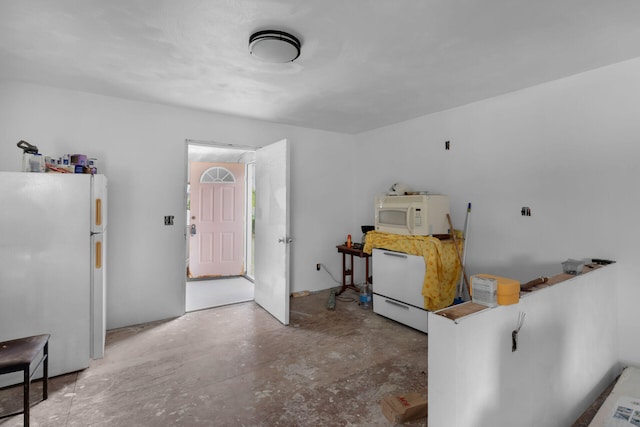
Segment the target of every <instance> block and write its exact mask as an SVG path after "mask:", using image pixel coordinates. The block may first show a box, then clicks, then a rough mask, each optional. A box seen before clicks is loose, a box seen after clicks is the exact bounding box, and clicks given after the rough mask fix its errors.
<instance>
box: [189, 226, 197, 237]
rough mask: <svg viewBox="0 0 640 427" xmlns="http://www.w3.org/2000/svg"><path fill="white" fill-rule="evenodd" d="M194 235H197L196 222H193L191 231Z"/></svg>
mask: <svg viewBox="0 0 640 427" xmlns="http://www.w3.org/2000/svg"><path fill="white" fill-rule="evenodd" d="M190 233H191V235H192V236H195V235H196V225H195V224H191V231H190Z"/></svg>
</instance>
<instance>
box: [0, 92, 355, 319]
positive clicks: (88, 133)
mask: <svg viewBox="0 0 640 427" xmlns="http://www.w3.org/2000/svg"><path fill="white" fill-rule="evenodd" d="M282 138H287V139H289V141H290V143H291V164H292V169H291V191H292V193H291V202H292V209H291V235H292V237H293V239H294V242H293V244H292V250H291V290H292V291H302V290H319V289H326V288H329V287H332V286H335V283H333V281H332V280H331V279H330V278H329V276H328V275H327V274H326V273H325V272H316V270H315V265H316V263H318V262H322V263H325V264H326V265H327V266H328V267H329V268H330V269H331V270H332V271H333V273H334V275H336V277H337V276H338V273H339V271H340V270H339V268H340V262H339V261H340V259H339V257H338V253H337V251H336V249H335V246H336V244H338V243H340V242H341V241H343V239H344V236H345V235H346V233H348V232H349V230H348V222H349V219H348V218H350V217H351V201H350V194H349V193H348V191H341V190H340V189H341V188H344V187H345V184H344V182H345V176H344V172H345V171H348V170H349V159H350V158H351V156H352V146H353V137H352V136H349V135H342V134H337V133H331V132H323V131H316V130H310V129H303V128H298V127H292V126H285V125H278V124H272V123H266V122H259V121H252V120H246V119H239V118H233V117H229V116H223V115H217V114H207V113H203V112H198V111H192V110H186V109H179V108H171V107H166V106H162V105H156V104H149V103H141V102H131V101H126V100H122V99H118V98H111V97H104V96H98V95H92V94H86V93H81V92H74V91H69V90H62V89H54V88H49V87H42V86H34V85H29V84H22V83H17V82H11V81H0V140H1V141H2V144H1V145H0V170H6V171H18V170H20V168H21V161H22V160H21V158H22V152H21V150H19V149H18V148H17V147H16V145H15V144H16V143H17V142H18V141H19V140H26V141H28V142H30V143H32V144H35V145H37V146H38V147H39V148H40V152H42V153H44V154H46V155H54V156H59V155H62V154H64V153H83V154H87V155H90V156H91V157H96V158H98V159H99V167H100V172H101V173H104V174H105V175H107V176H108V178H109V183H110V188H109V190H110V194H109V216H110V217H109V220H110V225H109V244H108V249H109V260H108V271H107V274H108V280H109V290H108V305H107V326H108V328H116V327H121V326H127V325H132V324H138V323H144V322H148V321H152V320H157V319H163V318H169V317H174V316H178V315H181V314H183V313H184V287H185V260H184V258H185V255H184V254H185V249H184V248H185V238H184V229H183V228H182V227H181V226H180V225H178V224H184V223H185V201H184V188H185V164H186V160H185V139H194V140H212V141H216V142H221V143H230V144H239V145H248V146H263V145H267V144H269V143H272V142H275V141H278V140H280V139H282ZM164 215H174V216H175V224H177V225H175V226H173V227H166V226H164V222H163V218H164ZM345 218H346V219H345Z"/></svg>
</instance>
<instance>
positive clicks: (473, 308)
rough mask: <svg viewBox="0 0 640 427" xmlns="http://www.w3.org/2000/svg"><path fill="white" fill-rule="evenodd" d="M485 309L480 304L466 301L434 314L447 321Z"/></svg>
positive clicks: (485, 307)
mask: <svg viewBox="0 0 640 427" xmlns="http://www.w3.org/2000/svg"><path fill="white" fill-rule="evenodd" d="M487 308H489V307H487V306H485V305H482V304H476V303H475V302H472V301H467V302H463V303H462V304H456V305H452V306H451V307H448V308H445V309H442V310H440V311H437V312H436V313H435V314H437V315H438V316H442V317H446V318H447V319H451V320H456V319H459V318H461V317H464V316H468V315H470V314H473V313H477V312H479V311H482V310H484V309H487Z"/></svg>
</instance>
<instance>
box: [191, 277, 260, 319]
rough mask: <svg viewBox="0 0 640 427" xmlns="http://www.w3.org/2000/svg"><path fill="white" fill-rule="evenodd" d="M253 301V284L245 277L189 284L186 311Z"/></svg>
mask: <svg viewBox="0 0 640 427" xmlns="http://www.w3.org/2000/svg"><path fill="white" fill-rule="evenodd" d="M245 301H253V283H252V282H251V281H249V280H247V279H246V278H244V277H230V278H220V279H213V280H196V281H190V282H187V294H186V307H185V310H186V311H188V312H189V311H196V310H203V309H207V308H211V307H219V306H222V305H227V304H235V303H239V302H245Z"/></svg>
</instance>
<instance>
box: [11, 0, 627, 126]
mask: <svg viewBox="0 0 640 427" xmlns="http://www.w3.org/2000/svg"><path fill="white" fill-rule="evenodd" d="M263 29H279V30H285V31H289V32H291V33H292V34H294V35H296V36H298V37H299V38H300V39H301V41H302V54H301V56H300V57H299V58H298V59H297V60H296V61H295V62H293V63H288V64H267V63H264V62H260V61H257V60H255V59H254V58H252V57H251V56H250V55H249V53H248V49H247V46H248V39H249V36H250V35H251V34H252V33H253V32H255V31H257V30H263ZM636 57H640V1H639V0H0V78H8V79H17V80H22V81H27V82H34V83H41V84H45V85H51V86H57V87H63V88H70V89H77V90H81V91H87V92H94V93H99V94H105V95H112V96H117V97H123V98H129V99H135V100H142V101H151V102H158V103H163V104H168V105H177V106H183V107H190V108H195V109H199V110H205V111H213V112H218V113H226V114H232V115H237V116H243V117H250V118H256V119H263V120H268V121H275V122H280V123H288V124H293V125H299V126H304V127H310V128H318V129H327V130H333V131H339V132H347V133H357V132H361V131H365V130H369V129H374V128H377V127H380V126H384V125H388V124H391V123H396V122H400V121H403V120H407V119H410V118H414V117H418V116H421V115H424V114H428V113H432V112H436V111H441V110H445V109H448V108H451V107H455V106H459V105H464V104H467V103H470V102H474V101H477V100H480V99H484V98H488V97H491V96H495V95H499V94H503V93H506V92H510V91H514V90H517V89H521V88H524V87H528V86H532V85H536V84H539V83H542V82H546V81H550V80H555V79H558V78H561V77H565V76H569V75H572V74H576V73H580V72H583V71H586V70H590V69H594V68H598V67H601V66H604V65H608V64H612V63H616V62H620V61H623V60H627V59H631V58H636ZM0 96H1V94H0Z"/></svg>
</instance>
